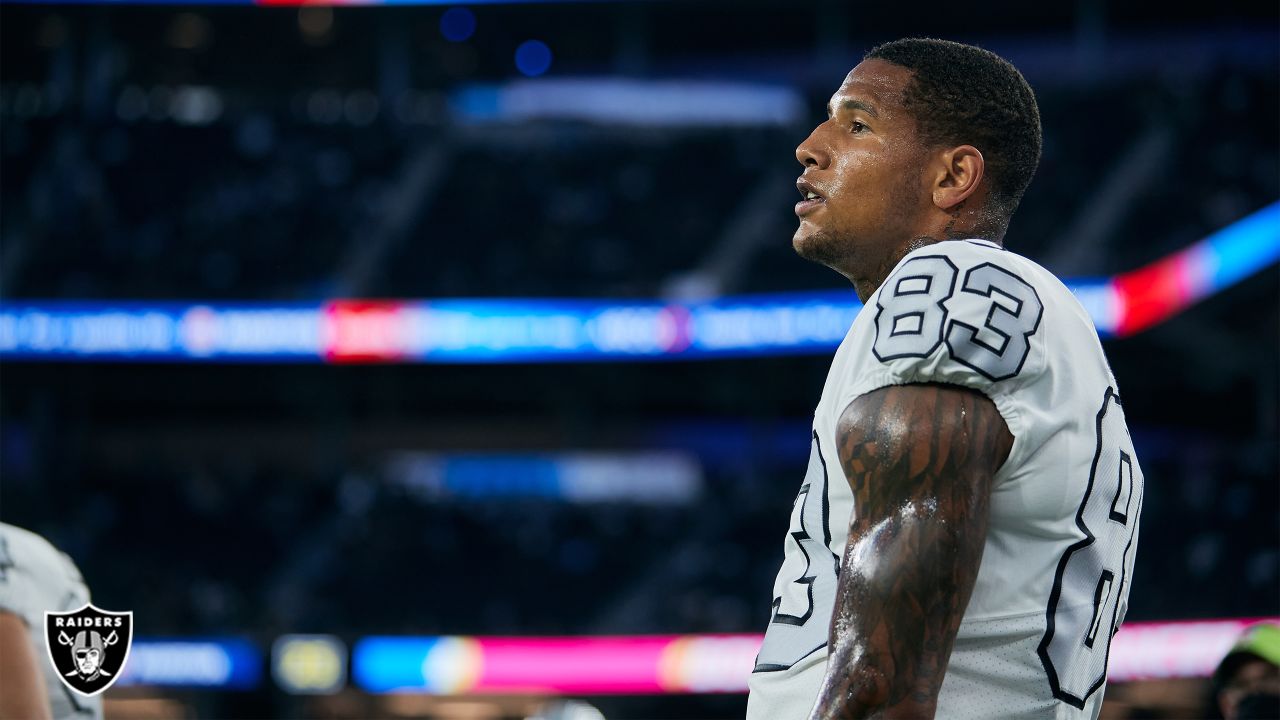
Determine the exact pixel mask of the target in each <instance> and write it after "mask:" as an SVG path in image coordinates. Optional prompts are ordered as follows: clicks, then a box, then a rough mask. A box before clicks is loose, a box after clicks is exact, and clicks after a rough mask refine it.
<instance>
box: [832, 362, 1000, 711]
mask: <svg viewBox="0 0 1280 720" xmlns="http://www.w3.org/2000/svg"><path fill="white" fill-rule="evenodd" d="M837 435H838V440H839V448H838V451H839V458H840V462H841V465H842V466H843V468H844V471H845V475H846V477H847V478H848V481H849V484H850V486H851V488H852V489H853V494H854V507H855V511H854V518H853V519H852V521H851V524H850V531H849V542H848V545H847V547H846V550H845V555H844V559H843V562H842V566H841V573H840V587H839V590H838V594H837V597H836V608H835V613H834V615H833V617H832V623H831V641H832V642H831V648H832V649H831V655H830V659H829V661H828V662H829V665H828V670H827V677H826V680H825V682H824V684H823V687H822V690H821V692H820V695H819V702H818V705H817V708H816V710H815V713H814V716H815V717H819V718H864V717H875V716H877V713H879V712H881V711H886V710H888V711H894V710H896V711H897V712H898V713H899V714H901V713H905V714H908V715H912V716H915V715H920V714H928V715H932V713H933V711H934V707H935V704H936V701H937V696H938V690H939V688H940V687H941V685H942V678H943V675H944V673H945V671H946V666H947V661H948V659H949V658H950V655H951V647H952V644H953V643H954V641H955V635H956V632H957V630H958V629H959V626H960V620H961V618H962V617H963V615H964V610H965V606H966V605H967V604H968V602H969V595H970V593H971V592H972V591H973V584H974V581H975V580H976V577H977V569H978V564H979V563H980V562H981V558H982V548H983V544H984V542H985V539H986V523H987V515H988V511H987V507H988V503H989V495H990V486H991V477H992V475H994V473H995V470H996V469H998V468H999V466H1000V464H1001V463H1002V462H1003V461H1004V458H1005V457H1006V456H1007V455H1008V452H1009V449H1010V446H1011V444H1012V436H1011V435H1009V432H1008V430H1007V428H1006V426H1005V424H1004V421H1003V419H1002V418H1001V417H1000V415H999V413H998V412H997V411H996V409H995V406H994V404H992V403H991V401H990V400H989V399H987V398H985V397H983V396H981V395H979V394H977V393H975V392H973V391H970V390H966V389H961V388H955V387H948V386H939V385H912V386H903V387H894V388H884V389H882V390H878V391H875V392H872V393H869V394H867V395H864V396H862V397H860V398H858V399H857V400H855V401H854V403H853V404H851V405H850V407H849V409H848V410H846V411H845V414H844V416H843V417H842V418H841V421H840V427H839V430H838V431H837Z"/></svg>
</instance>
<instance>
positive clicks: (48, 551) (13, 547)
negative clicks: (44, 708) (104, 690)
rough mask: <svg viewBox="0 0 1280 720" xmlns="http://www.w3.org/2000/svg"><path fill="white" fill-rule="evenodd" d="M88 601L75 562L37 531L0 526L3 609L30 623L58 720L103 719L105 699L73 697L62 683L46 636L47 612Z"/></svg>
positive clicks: (29, 627)
mask: <svg viewBox="0 0 1280 720" xmlns="http://www.w3.org/2000/svg"><path fill="white" fill-rule="evenodd" d="M88 602H89V588H88V587H86V586H85V584H84V580H83V579H82V578H81V577H80V570H79V569H78V568H76V565H75V563H73V562H71V558H69V557H67V556H66V555H65V554H63V553H61V552H59V551H58V549H57V548H55V547H54V546H53V545H50V544H49V542H48V541H47V540H45V539H44V538H42V537H40V536H39V535H37V534H35V533H33V532H30V531H28V530H23V529H22V528H19V527H14V526H13V525H9V524H7V523H0V610H4V611H6V612H11V613H13V614H14V615H17V616H18V617H20V618H22V621H23V622H25V623H26V624H27V632H28V634H29V635H30V637H31V646H32V652H33V654H34V655H35V658H36V663H37V664H39V665H40V670H41V671H42V672H43V673H44V684H45V690H46V691H47V692H48V694H49V705H50V706H51V707H52V709H53V717H54V718H57V719H58V720H89V719H90V718H96V719H97V720H101V718H102V697H101V696H96V697H85V696H83V695H79V694H76V693H73V692H71V690H69V689H68V688H67V686H66V685H64V684H63V683H62V681H61V680H59V679H58V674H57V670H56V669H55V668H54V667H53V663H51V662H50V661H49V650H48V643H47V641H46V639H45V632H44V614H45V611H52V612H63V611H66V610H75V609H77V608H80V607H82V606H83V605H85V604H86V603H88Z"/></svg>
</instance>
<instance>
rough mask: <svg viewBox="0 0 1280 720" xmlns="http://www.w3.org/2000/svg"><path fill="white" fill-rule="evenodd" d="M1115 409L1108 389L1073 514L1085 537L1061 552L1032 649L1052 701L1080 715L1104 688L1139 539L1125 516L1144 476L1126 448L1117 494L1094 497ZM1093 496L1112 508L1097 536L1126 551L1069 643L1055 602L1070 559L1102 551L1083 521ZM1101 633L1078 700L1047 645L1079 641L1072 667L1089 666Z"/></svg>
mask: <svg viewBox="0 0 1280 720" xmlns="http://www.w3.org/2000/svg"><path fill="white" fill-rule="evenodd" d="M1113 404H1114V406H1115V407H1117V408H1119V409H1120V411H1121V413H1123V412H1124V406H1123V405H1122V404H1121V402H1120V396H1119V395H1118V394H1116V390H1115V388H1114V387H1108V388H1107V391H1106V393H1105V394H1104V395H1103V398H1102V408H1101V409H1100V410H1098V415H1097V421H1096V424H1095V430H1096V433H1097V448H1096V450H1095V451H1094V453H1093V463H1092V465H1091V466H1090V468H1089V484H1088V485H1087V486H1086V488H1085V492H1084V498H1083V499H1082V500H1081V501H1080V507H1079V509H1078V510H1076V527H1078V528H1079V529H1080V531H1081V532H1082V533H1084V538H1083V539H1081V540H1079V541H1077V542H1075V543H1073V544H1072V545H1071V546H1070V547H1068V548H1067V549H1066V551H1065V552H1063V553H1062V558H1061V559H1059V561H1058V568H1057V571H1056V573H1055V574H1054V577H1053V589H1052V590H1051V591H1050V593H1049V604H1048V607H1047V608H1046V609H1045V631H1044V636H1043V637H1042V638H1041V639H1040V645H1039V647H1037V648H1036V654H1037V655H1039V656H1040V663H1041V664H1042V665H1044V670H1045V674H1046V675H1047V676H1048V678H1049V687H1050V689H1051V690H1052V691H1053V696H1054V697H1056V698H1058V699H1059V700H1061V701H1063V702H1065V703H1067V704H1068V705H1071V706H1072V707H1075V708H1079V709H1081V710H1083V709H1084V706H1085V703H1087V702H1088V701H1089V697H1090V696H1092V695H1093V693H1095V692H1097V690H1098V688H1100V687H1102V685H1103V683H1105V682H1106V680H1107V665H1108V663H1109V662H1110V661H1111V637H1112V635H1113V634H1114V633H1115V630H1116V620H1117V618H1118V615H1119V612H1120V599H1121V598H1122V597H1123V593H1124V589H1125V587H1126V583H1127V582H1128V578H1127V577H1126V574H1127V573H1128V559H1129V556H1130V553H1132V551H1133V542H1134V539H1135V538H1136V537H1137V531H1138V523H1137V522H1136V521H1135V522H1130V520H1131V519H1134V520H1136V515H1135V516H1134V517H1132V518H1131V517H1130V516H1129V515H1128V512H1129V503H1130V502H1132V500H1133V497H1134V496H1135V495H1136V496H1137V501H1138V507H1137V510H1136V512H1137V513H1141V511H1142V485H1141V483H1142V477H1141V475H1138V476H1137V477H1135V476H1134V465H1133V454H1132V452H1128V451H1126V450H1125V449H1120V450H1119V452H1120V461H1119V465H1120V471H1119V473H1118V474H1117V475H1116V476H1115V477H1116V482H1117V488H1116V492H1115V494H1114V495H1113V496H1111V497H1110V498H1107V496H1106V493H1105V492H1099V493H1098V494H1097V495H1095V493H1094V492H1093V491H1094V485H1095V481H1097V480H1098V464H1099V462H1101V460H1102V453H1103V449H1104V441H1105V440H1111V442H1115V439H1114V438H1104V437H1103V421H1104V420H1105V419H1106V416H1107V411H1108V410H1109V409H1110V408H1111V407H1112V405H1113ZM1121 428H1122V429H1123V428H1124V426H1123V425H1121ZM1123 442H1124V443H1125V444H1126V445H1129V447H1128V450H1129V451H1131V450H1132V441H1131V440H1130V439H1129V437H1128V430H1125V431H1124V438H1123ZM1126 467H1127V468H1128V478H1129V483H1128V487H1129V492H1128V494H1127V495H1126V499H1125V508H1124V512H1123V513H1118V512H1116V505H1117V503H1118V502H1119V499H1120V495H1121V494H1122V492H1123V490H1124V486H1125V482H1124V481H1125V477H1126V475H1125V468H1126ZM1110 477H1111V476H1109V475H1108V476H1107V478H1105V479H1104V481H1105V480H1106V479H1109V478H1110ZM1135 483H1136V487H1135ZM1094 497H1098V498H1099V499H1100V501H1101V502H1110V503H1111V506H1110V508H1109V509H1108V510H1107V512H1106V515H1105V519H1102V524H1103V526H1102V527H1098V528H1097V531H1098V532H1099V533H1112V532H1126V533H1127V534H1128V537H1127V538H1126V539H1125V544H1124V551H1123V552H1121V553H1120V557H1119V559H1118V562H1119V568H1117V569H1118V570H1119V572H1120V582H1119V583H1116V582H1115V570H1113V569H1109V568H1108V567H1106V566H1105V565H1104V567H1103V569H1102V572H1101V573H1100V574H1099V577H1098V582H1097V585H1096V587H1095V588H1094V592H1093V608H1092V609H1093V614H1092V615H1091V617H1090V618H1089V627H1088V629H1087V630H1086V631H1085V633H1084V637H1082V638H1078V639H1074V640H1073V639H1072V638H1067V637H1062V636H1060V635H1058V603H1059V601H1060V600H1061V599H1062V589H1063V577H1064V576H1065V575H1066V572H1067V566H1068V564H1070V562H1071V559H1072V558H1073V557H1074V556H1075V555H1076V554H1077V553H1086V554H1097V553H1099V552H1101V549H1100V548H1097V547H1094V545H1095V543H1096V542H1097V540H1098V538H1097V536H1096V535H1094V531H1093V530H1092V529H1090V528H1089V526H1088V524H1086V523H1085V519H1084V517H1085V509H1086V508H1087V507H1088V506H1089V500H1090V499H1091V498H1094ZM1096 519H1099V518H1095V520H1096ZM1111 521H1115V522H1117V523H1119V528H1117V527H1116V526H1114V525H1111V524H1110V523H1111ZM1101 560H1102V562H1103V563H1106V564H1107V565H1111V564H1114V563H1116V562H1117V559H1116V558H1115V557H1104V558H1101ZM1108 605H1111V607H1112V610H1111V617H1110V618H1107V617H1105V613H1106V609H1107V606H1108ZM1104 631H1105V632H1106V638H1105V639H1106V643H1105V649H1104V651H1103V652H1104V654H1103V659H1102V669H1101V672H1100V673H1099V674H1098V677H1097V678H1095V679H1093V680H1092V681H1091V682H1090V685H1089V688H1088V690H1086V691H1085V692H1084V693H1083V695H1082V696H1078V695H1075V694H1073V693H1072V692H1070V691H1068V690H1066V689H1064V688H1063V687H1062V683H1061V680H1060V677H1059V674H1058V669H1057V668H1056V667H1055V666H1054V662H1053V657H1052V656H1050V654H1049V647H1050V645H1051V644H1053V642H1054V640H1055V639H1058V640H1060V641H1062V642H1066V643H1072V642H1080V643H1081V644H1082V647H1083V649H1080V648H1077V649H1076V650H1075V651H1074V652H1071V651H1070V650H1069V652H1071V654H1070V658H1071V662H1073V663H1075V662H1086V663H1088V662H1091V661H1092V660H1093V658H1092V657H1086V658H1082V657H1080V654H1082V653H1084V652H1089V653H1092V652H1094V645H1095V644H1096V642H1095V641H1096V639H1097V636H1098V635H1099V634H1101V633H1102V632H1104Z"/></svg>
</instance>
